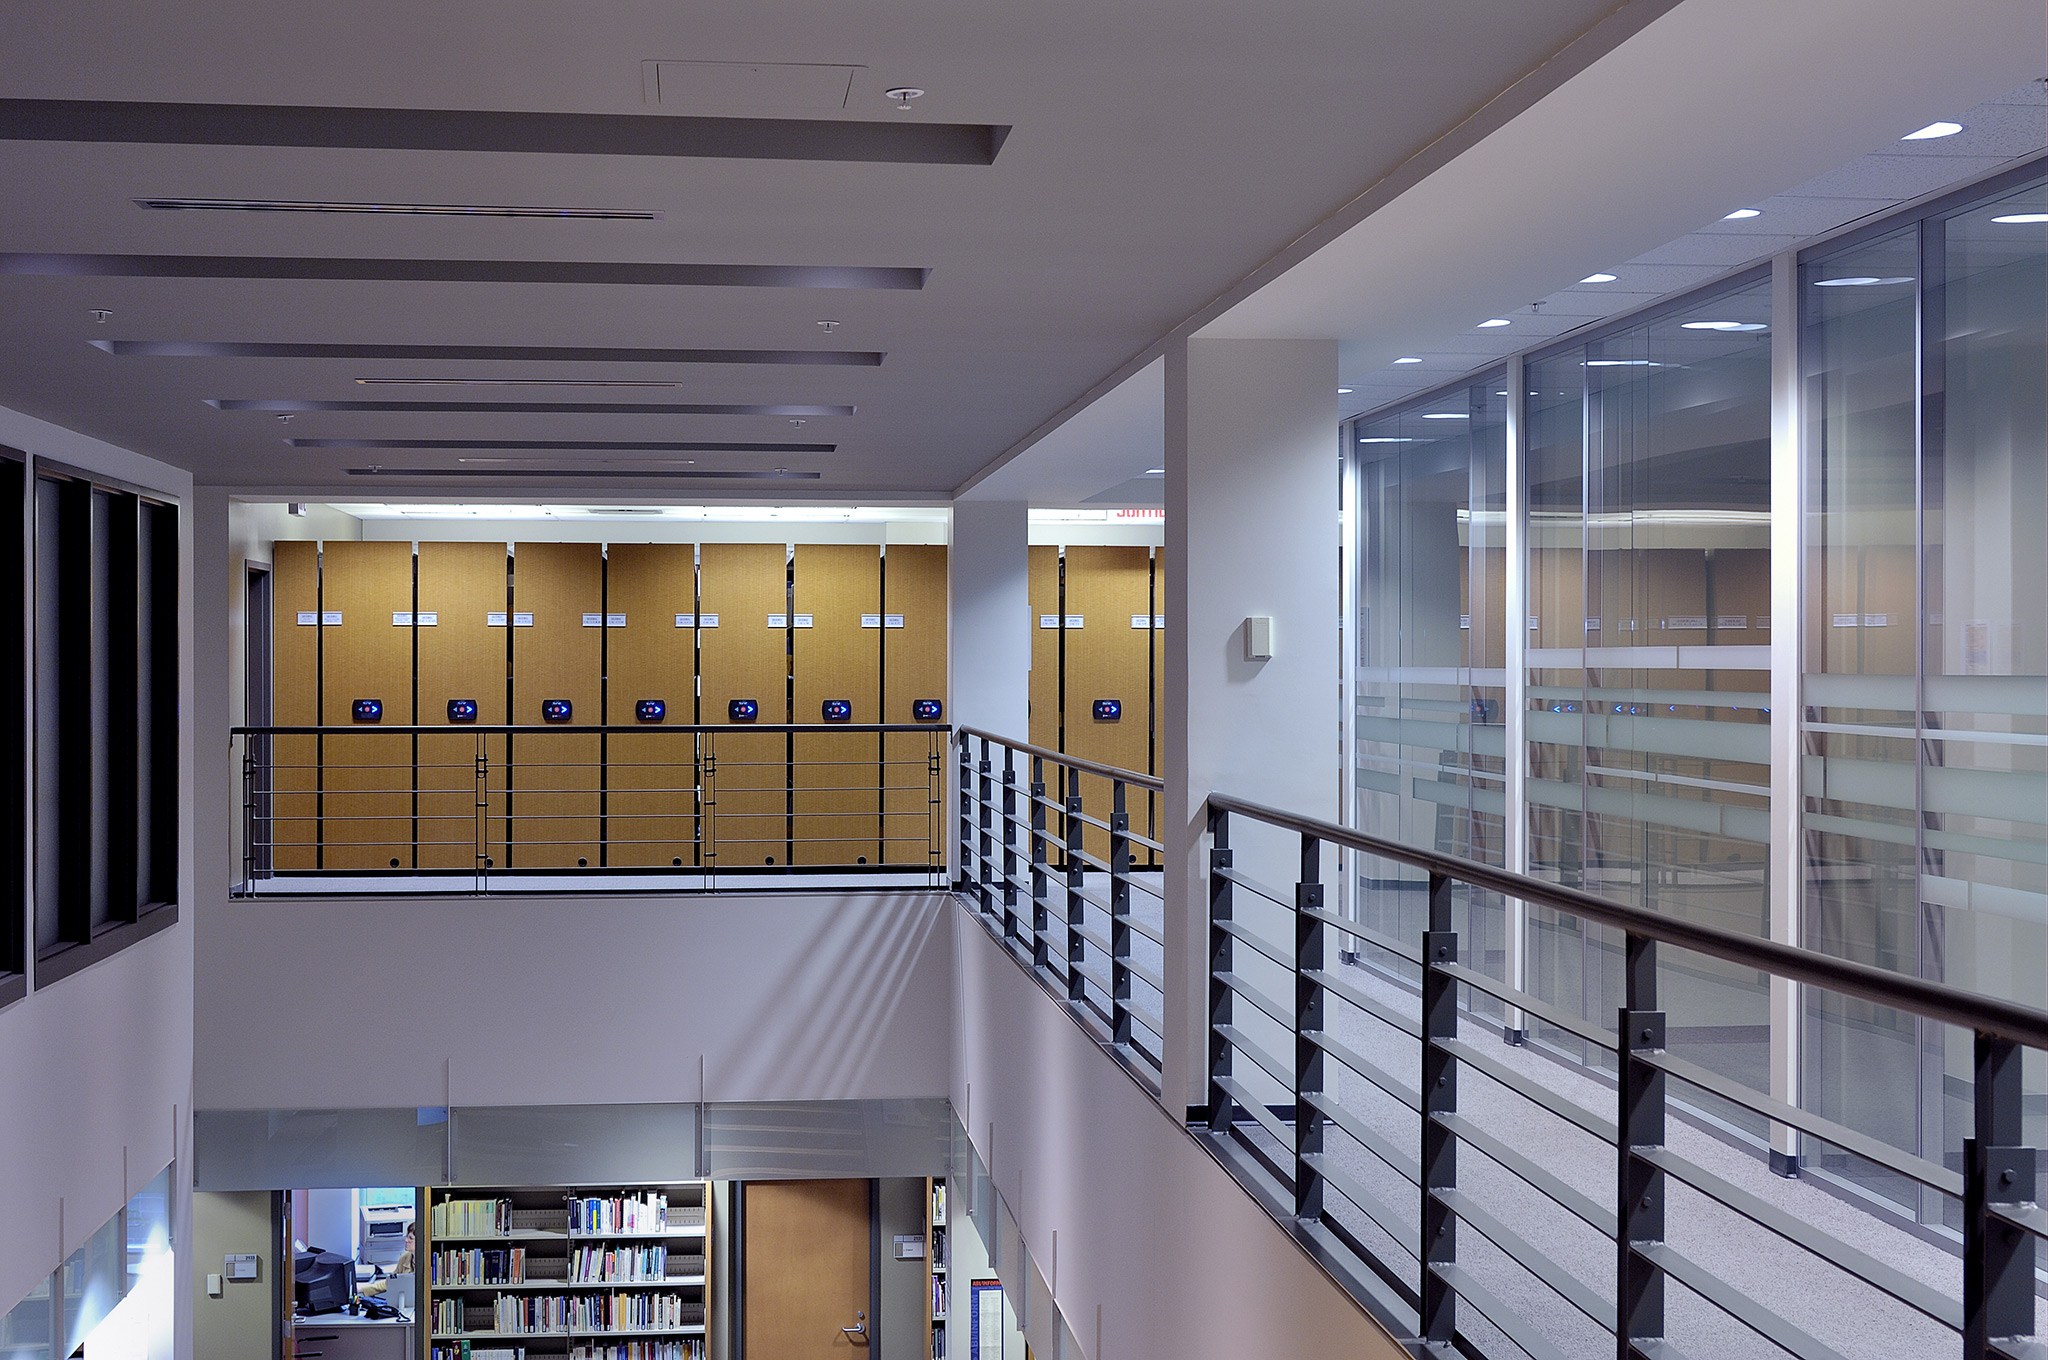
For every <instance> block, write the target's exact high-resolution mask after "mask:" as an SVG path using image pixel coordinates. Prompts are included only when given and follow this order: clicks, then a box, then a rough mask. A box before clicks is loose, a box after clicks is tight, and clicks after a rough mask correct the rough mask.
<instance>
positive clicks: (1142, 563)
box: [1066, 544, 1152, 863]
mask: <svg viewBox="0 0 2048 1360" xmlns="http://www.w3.org/2000/svg"><path fill="white" fill-rule="evenodd" d="M1066 574H1067V591H1066V619H1067V623H1068V627H1067V629H1066V652H1067V667H1066V682H1067V684H1066V689H1067V702H1066V719H1067V722H1066V728H1067V745H1066V750H1067V753H1068V754H1069V755H1074V756H1079V757H1081V758H1083V759H1086V760H1093V761H1097V762H1100V763H1102V764H1105V765H1114V766H1117V767H1119V768H1121V769H1126V770H1143V769H1144V768H1145V764H1146V761H1147V758H1148V755H1149V746H1150V743H1149V741H1148V737H1147V726H1148V722H1149V710H1150V708H1151V699H1152V694H1151V682H1150V679H1149V676H1148V670H1149V663H1150V658H1151V646H1152V629H1151V628H1150V626H1149V620H1150V616H1151V613H1152V562H1151V550H1150V549H1148V548H1141V547H1125V546H1098V545H1082V544H1076V545H1073V546H1071V547H1069V548H1068V549H1067V557H1066ZM1137 617H1143V618H1145V619H1146V620H1147V622H1148V626H1146V627H1144V628H1139V627H1135V626H1134V625H1133V622H1132V621H1133V619H1134V618H1137ZM1076 620H1078V621H1079V626H1075V622H1076ZM1098 699H1116V700H1120V701H1121V702H1122V704H1123V715H1122V717H1121V718H1119V719H1117V720H1115V721H1102V720H1099V719H1097V718H1096V717H1095V715H1094V704H1095V701H1096V700H1098ZM1080 791H1081V797H1082V799H1083V806H1084V807H1086V808H1087V810H1088V813H1089V815H1090V816H1093V817H1097V818H1099V819H1100V820H1102V821H1105V822H1106V821H1108V820H1109V809H1110V782H1109V781H1108V780H1107V779H1104V778H1103V777H1101V776H1100V775H1083V776H1081V784H1080ZM1130 805H1131V806H1132V807H1134V808H1135V809H1136V810H1137V811H1138V812H1139V813H1140V814H1142V811H1143V807H1144V797H1143V791H1142V790H1138V791H1136V795H1135V796H1134V797H1131V798H1130ZM1134 820H1135V818H1134ZM1082 844H1083V847H1084V848H1085V849H1086V850H1087V852H1088V853H1089V854H1091V855H1093V856H1095V858H1097V859H1099V860H1101V861H1103V862H1105V863H1107V862H1108V859H1109V836H1108V834H1107V833H1106V832H1104V831H1102V830H1101V829H1100V828H1098V827H1093V826H1091V827H1089V828H1087V829H1086V831H1085V832H1084V833H1083V840H1082Z"/></svg>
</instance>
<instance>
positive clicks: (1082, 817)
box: [1067, 811, 1116, 869]
mask: <svg viewBox="0 0 2048 1360" xmlns="http://www.w3.org/2000/svg"><path fill="white" fill-rule="evenodd" d="M1067 820H1068V821H1070V822H1081V823H1083V824H1085V825H1088V826H1092V827H1094V828H1095V829H1096V830H1097V831H1101V832H1103V833H1104V834H1108V835H1113V834H1115V832H1116V828H1115V827H1113V826H1111V825H1110V824H1109V823H1108V822H1105V821H1103V820H1102V819H1101V818H1100V817H1091V816H1089V815H1088V814H1087V813H1085V812H1075V811H1070V812H1068V813H1067ZM1095 862H1096V863H1100V861H1095ZM1101 867H1102V868H1104V869H1107V868H1109V866H1108V865H1107V864H1103V865H1102V866H1101Z"/></svg>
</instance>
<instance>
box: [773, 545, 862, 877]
mask: <svg viewBox="0 0 2048 1360" xmlns="http://www.w3.org/2000/svg"><path fill="white" fill-rule="evenodd" d="M793 566H794V572H793V579H794V582H795V586H796V590H795V594H794V596H793V598H794V600H795V608H796V617H795V618H794V619H793V620H792V621H791V623H792V627H791V633H790V636H791V650H790V663H791V668H790V674H791V676H792V677H793V680H794V684H795V694H796V716H795V718H794V721H795V722H799V723H820V722H825V721H828V719H827V718H826V716H825V706H826V705H827V704H828V703H840V702H843V703H845V704H847V705H848V706H849V709H848V712H849V716H848V717H847V718H846V719H845V721H847V722H848V723H872V722H878V721H880V720H881V693H882V629H881V626H880V625H881V621H882V619H881V614H882V550H881V548H880V547H878V546H876V545H874V544H867V543H801V544H798V545H797V549H796V555H795V561H794V563H793ZM870 621H872V622H873V624H874V626H873V627H869V626H867V625H868V623H869V622H870ZM806 625H808V626H806ZM791 752H792V756H793V763H792V766H791V770H790V774H791V780H792V784H791V788H792V794H791V805H792V807H793V808H794V810H795V818H796V843H795V845H794V846H792V847H791V850H792V853H791V859H790V862H791V863H792V864H799V865H803V866H805V867H807V868H827V867H834V868H836V867H841V866H846V865H855V864H875V863H877V862H878V861H879V860H880V859H881V857H882V795H881V789H880V785H881V755H882V753H881V748H880V745H879V743H878V742H877V741H876V739H875V736H874V734H873V733H868V734H866V735H862V734H859V733H853V732H816V733H813V732H805V733H799V734H798V735H797V736H796V737H795V738H794V740H793V742H792V745H791Z"/></svg>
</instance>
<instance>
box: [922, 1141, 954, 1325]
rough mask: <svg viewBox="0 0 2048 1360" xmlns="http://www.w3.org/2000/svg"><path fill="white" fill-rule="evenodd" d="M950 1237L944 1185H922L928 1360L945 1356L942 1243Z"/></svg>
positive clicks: (946, 1287)
mask: <svg viewBox="0 0 2048 1360" xmlns="http://www.w3.org/2000/svg"><path fill="white" fill-rule="evenodd" d="M950 1233H951V1229H950V1228H949V1227H948V1225H947V1222H946V1182H945V1181H944V1180H928V1181H926V1182H925V1217H924V1235H925V1241H924V1259H925V1260H926V1262H927V1263H929V1268H930V1275H931V1278H930V1284H931V1289H930V1291H929V1294H930V1297H929V1302H930V1304H931V1308H930V1310H929V1311H930V1313H931V1320H930V1324H929V1330H928V1331H927V1333H926V1335H927V1337H928V1344H927V1345H926V1347H925V1349H926V1350H927V1351H928V1352H929V1353H930V1355H931V1360H946V1356H947V1354H948V1352H947V1350H946V1314H947V1304H948V1303H949V1302H950V1298H949V1296H950V1294H951V1292H952V1286H951V1284H950V1277H949V1276H948V1274H947V1272H946V1263H947V1259H948V1258H947V1253H946V1240H947V1238H948V1236H950Z"/></svg>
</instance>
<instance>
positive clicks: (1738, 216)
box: [1721, 208, 1764, 222]
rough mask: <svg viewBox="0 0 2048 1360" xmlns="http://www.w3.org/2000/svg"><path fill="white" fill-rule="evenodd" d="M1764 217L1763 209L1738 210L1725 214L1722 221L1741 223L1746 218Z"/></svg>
mask: <svg viewBox="0 0 2048 1360" xmlns="http://www.w3.org/2000/svg"><path fill="white" fill-rule="evenodd" d="M1763 215H1764V210H1763V209H1762V208H1737V209H1736V210H1735V211H1734V212H1732V213H1727V214H1724V215H1723V216H1722V218H1721V220H1722V221H1723V222H1740V221H1743V220H1744V219H1746V218H1751V217H1762V216H1763Z"/></svg>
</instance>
